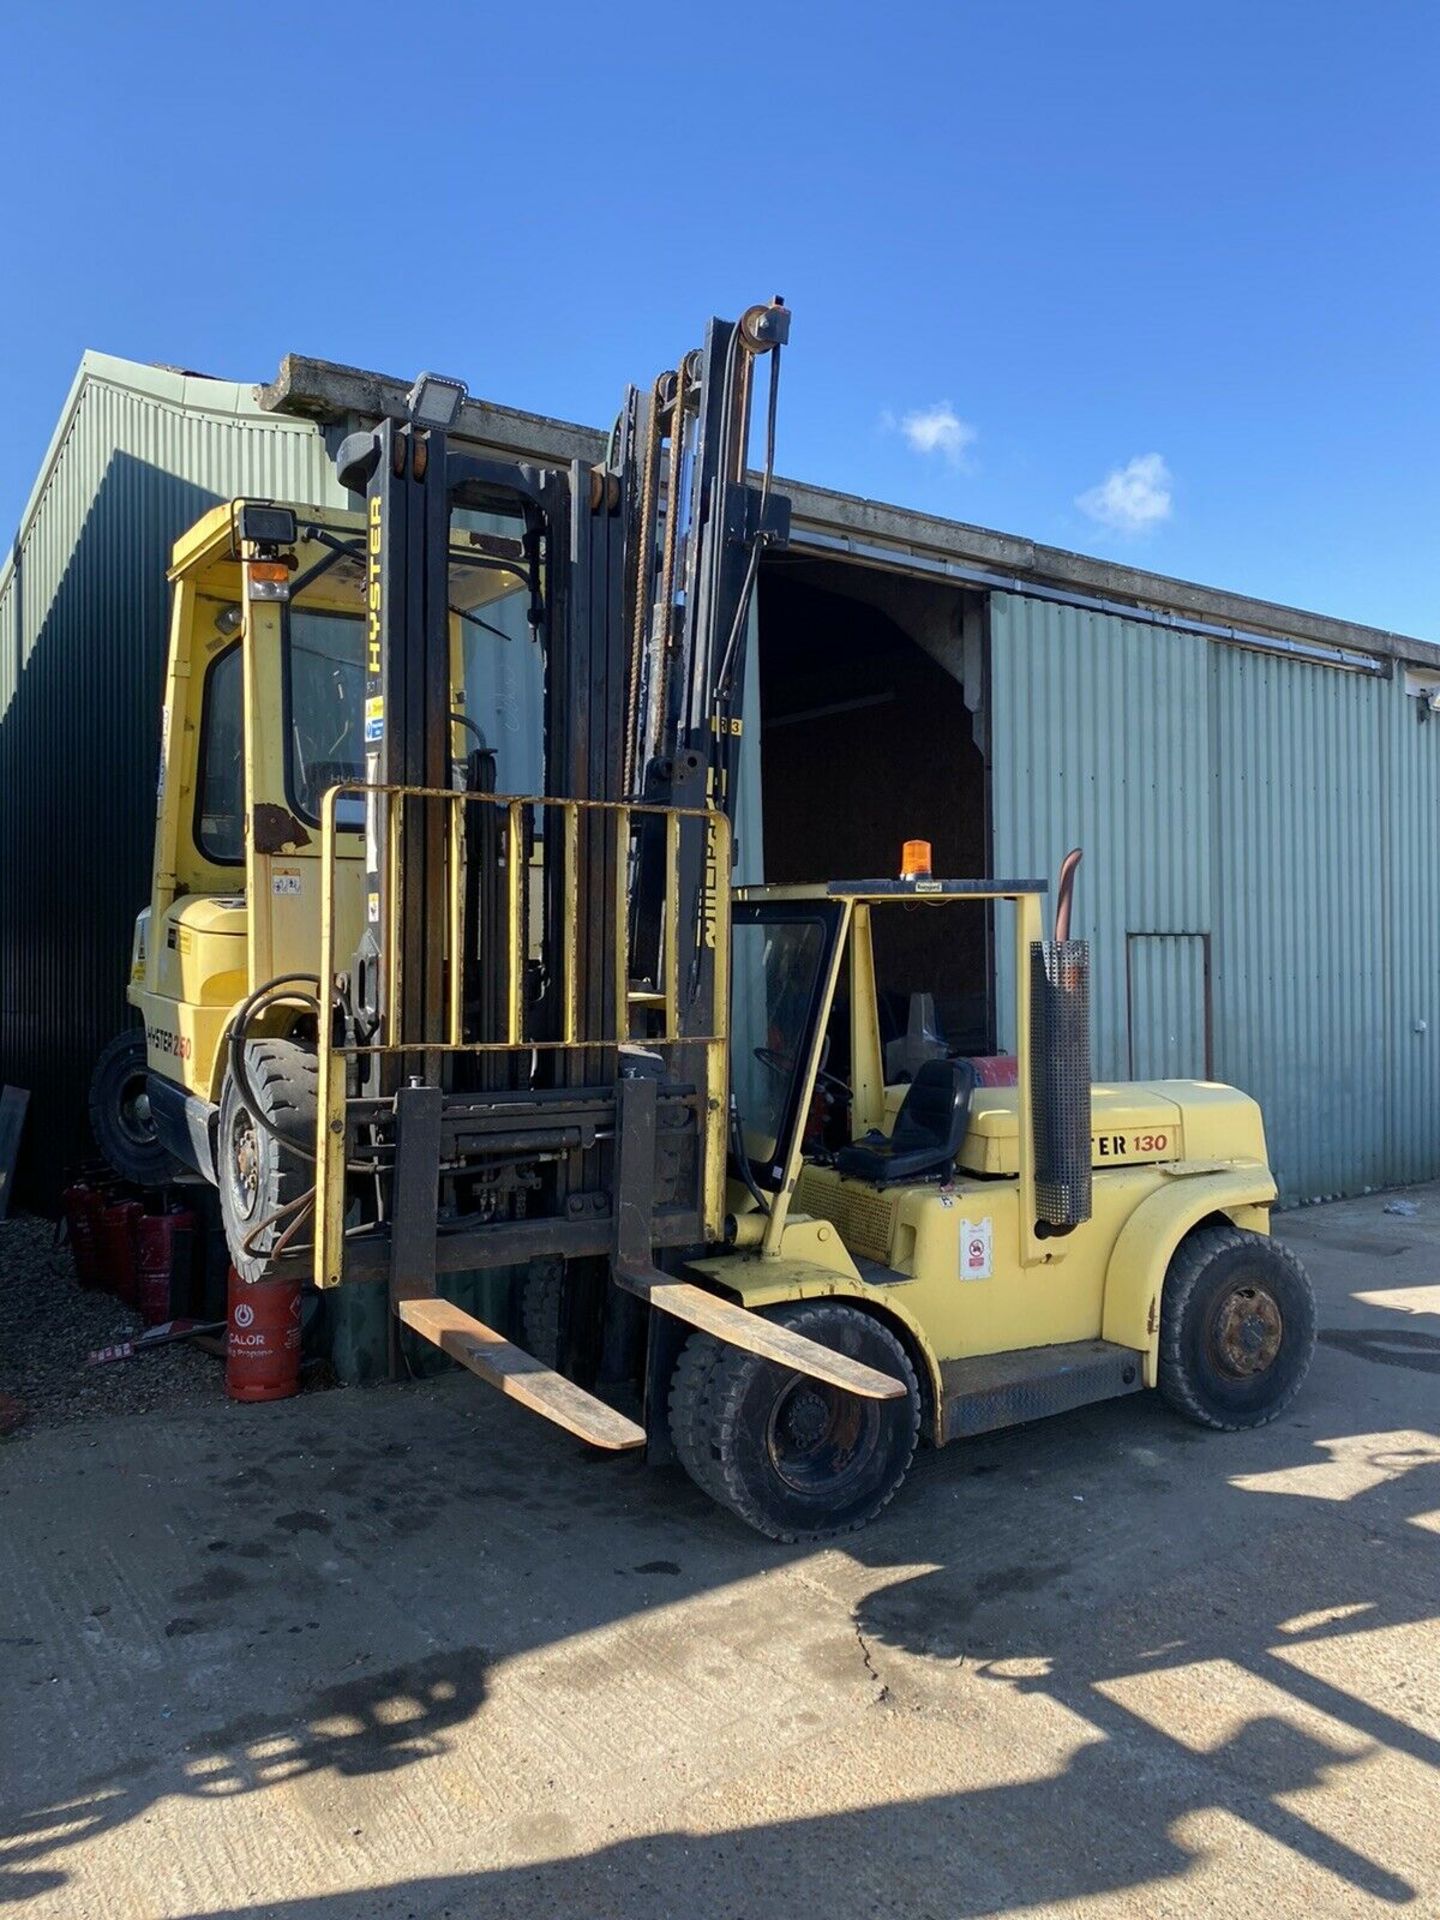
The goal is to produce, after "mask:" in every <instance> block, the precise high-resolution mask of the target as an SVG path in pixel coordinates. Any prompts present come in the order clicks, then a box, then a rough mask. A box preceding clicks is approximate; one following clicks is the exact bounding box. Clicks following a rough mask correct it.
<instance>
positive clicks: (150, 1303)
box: [135, 1207, 195, 1327]
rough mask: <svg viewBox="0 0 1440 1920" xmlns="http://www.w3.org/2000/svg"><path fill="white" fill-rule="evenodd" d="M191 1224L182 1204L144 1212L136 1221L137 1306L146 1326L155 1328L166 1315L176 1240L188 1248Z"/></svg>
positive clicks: (191, 1229) (169, 1297)
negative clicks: (166, 1209) (169, 1210)
mask: <svg viewBox="0 0 1440 1920" xmlns="http://www.w3.org/2000/svg"><path fill="white" fill-rule="evenodd" d="M194 1226H195V1216H194V1214H193V1213H190V1212H188V1211H187V1210H186V1209H185V1208H184V1207H176V1208H174V1209H173V1210H172V1211H171V1212H169V1213H147V1214H146V1215H145V1216H144V1217H143V1218H142V1219H140V1220H138V1221H137V1222H136V1225H135V1264H136V1268H137V1270H138V1289H137V1305H138V1306H139V1308H140V1318H141V1319H142V1320H143V1321H144V1322H145V1324H146V1326H147V1327H158V1326H159V1324H160V1322H161V1321H162V1320H168V1319H169V1318H170V1314H171V1311H172V1301H173V1285H174V1274H175V1247H176V1242H177V1240H178V1241H179V1243H180V1244H181V1245H182V1246H183V1247H185V1248H186V1249H187V1250H188V1248H189V1244H190V1241H189V1235H190V1234H191V1232H192V1231H193V1230H194Z"/></svg>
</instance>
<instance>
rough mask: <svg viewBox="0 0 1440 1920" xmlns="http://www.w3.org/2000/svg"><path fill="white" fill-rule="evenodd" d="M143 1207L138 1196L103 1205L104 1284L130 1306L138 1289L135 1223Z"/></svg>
mask: <svg viewBox="0 0 1440 1920" xmlns="http://www.w3.org/2000/svg"><path fill="white" fill-rule="evenodd" d="M144 1211H145V1209H144V1208H143V1207H142V1206H141V1204H140V1202H139V1201H138V1200H115V1201H112V1202H110V1203H109V1204H108V1205H106V1206H103V1207H102V1208H101V1209H100V1254H101V1276H102V1277H101V1285H102V1286H106V1287H108V1288H109V1289H110V1291H111V1293H113V1294H114V1295H115V1297H116V1298H117V1299H119V1300H123V1301H124V1302H125V1303H126V1305H127V1306H131V1307H133V1306H134V1304H135V1298H136V1293H137V1291H138V1281H137V1277H136V1272H135V1223H136V1221H137V1220H139V1219H140V1217H141V1216H142V1214H143V1213H144Z"/></svg>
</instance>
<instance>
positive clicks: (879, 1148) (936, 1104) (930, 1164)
mask: <svg viewBox="0 0 1440 1920" xmlns="http://www.w3.org/2000/svg"><path fill="white" fill-rule="evenodd" d="M974 1090H975V1069H974V1067H973V1066H971V1064H970V1062H969V1061H968V1060H926V1061H925V1062H923V1064H922V1065H921V1067H920V1069H919V1071H918V1072H917V1073H916V1075H915V1078H914V1079H913V1080H912V1081H911V1082H910V1087H909V1090H908V1091H907V1093H906V1095H905V1098H904V1100H903V1102H902V1103H901V1106H900V1111H899V1112H898V1113H897V1114H896V1116H895V1130H894V1132H893V1133H891V1134H890V1136H889V1137H888V1139H887V1137H886V1136H885V1135H884V1134H883V1133H876V1132H874V1131H871V1132H870V1133H867V1134H866V1135H865V1137H864V1139H863V1140H857V1141H855V1142H854V1143H853V1145H851V1146H848V1147H842V1148H841V1149H840V1151H839V1152H838V1153H837V1154H836V1156H835V1166H836V1169H837V1170H838V1171H839V1172H840V1173H848V1174H851V1175H853V1176H854V1178H855V1179H857V1180H873V1181H874V1182H875V1184H876V1185H877V1186H881V1187H889V1186H893V1185H895V1183H896V1182H897V1181H900V1180H925V1179H928V1178H930V1177H931V1176H932V1175H934V1174H939V1173H945V1172H947V1171H948V1170H949V1169H950V1168H951V1167H952V1166H953V1165H954V1164H955V1156H956V1154H957V1153H959V1151H960V1147H961V1143H962V1142H963V1141H964V1138H965V1129H966V1128H967V1127H968V1126H969V1124H970V1095H971V1094H972V1093H973V1092H974Z"/></svg>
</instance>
